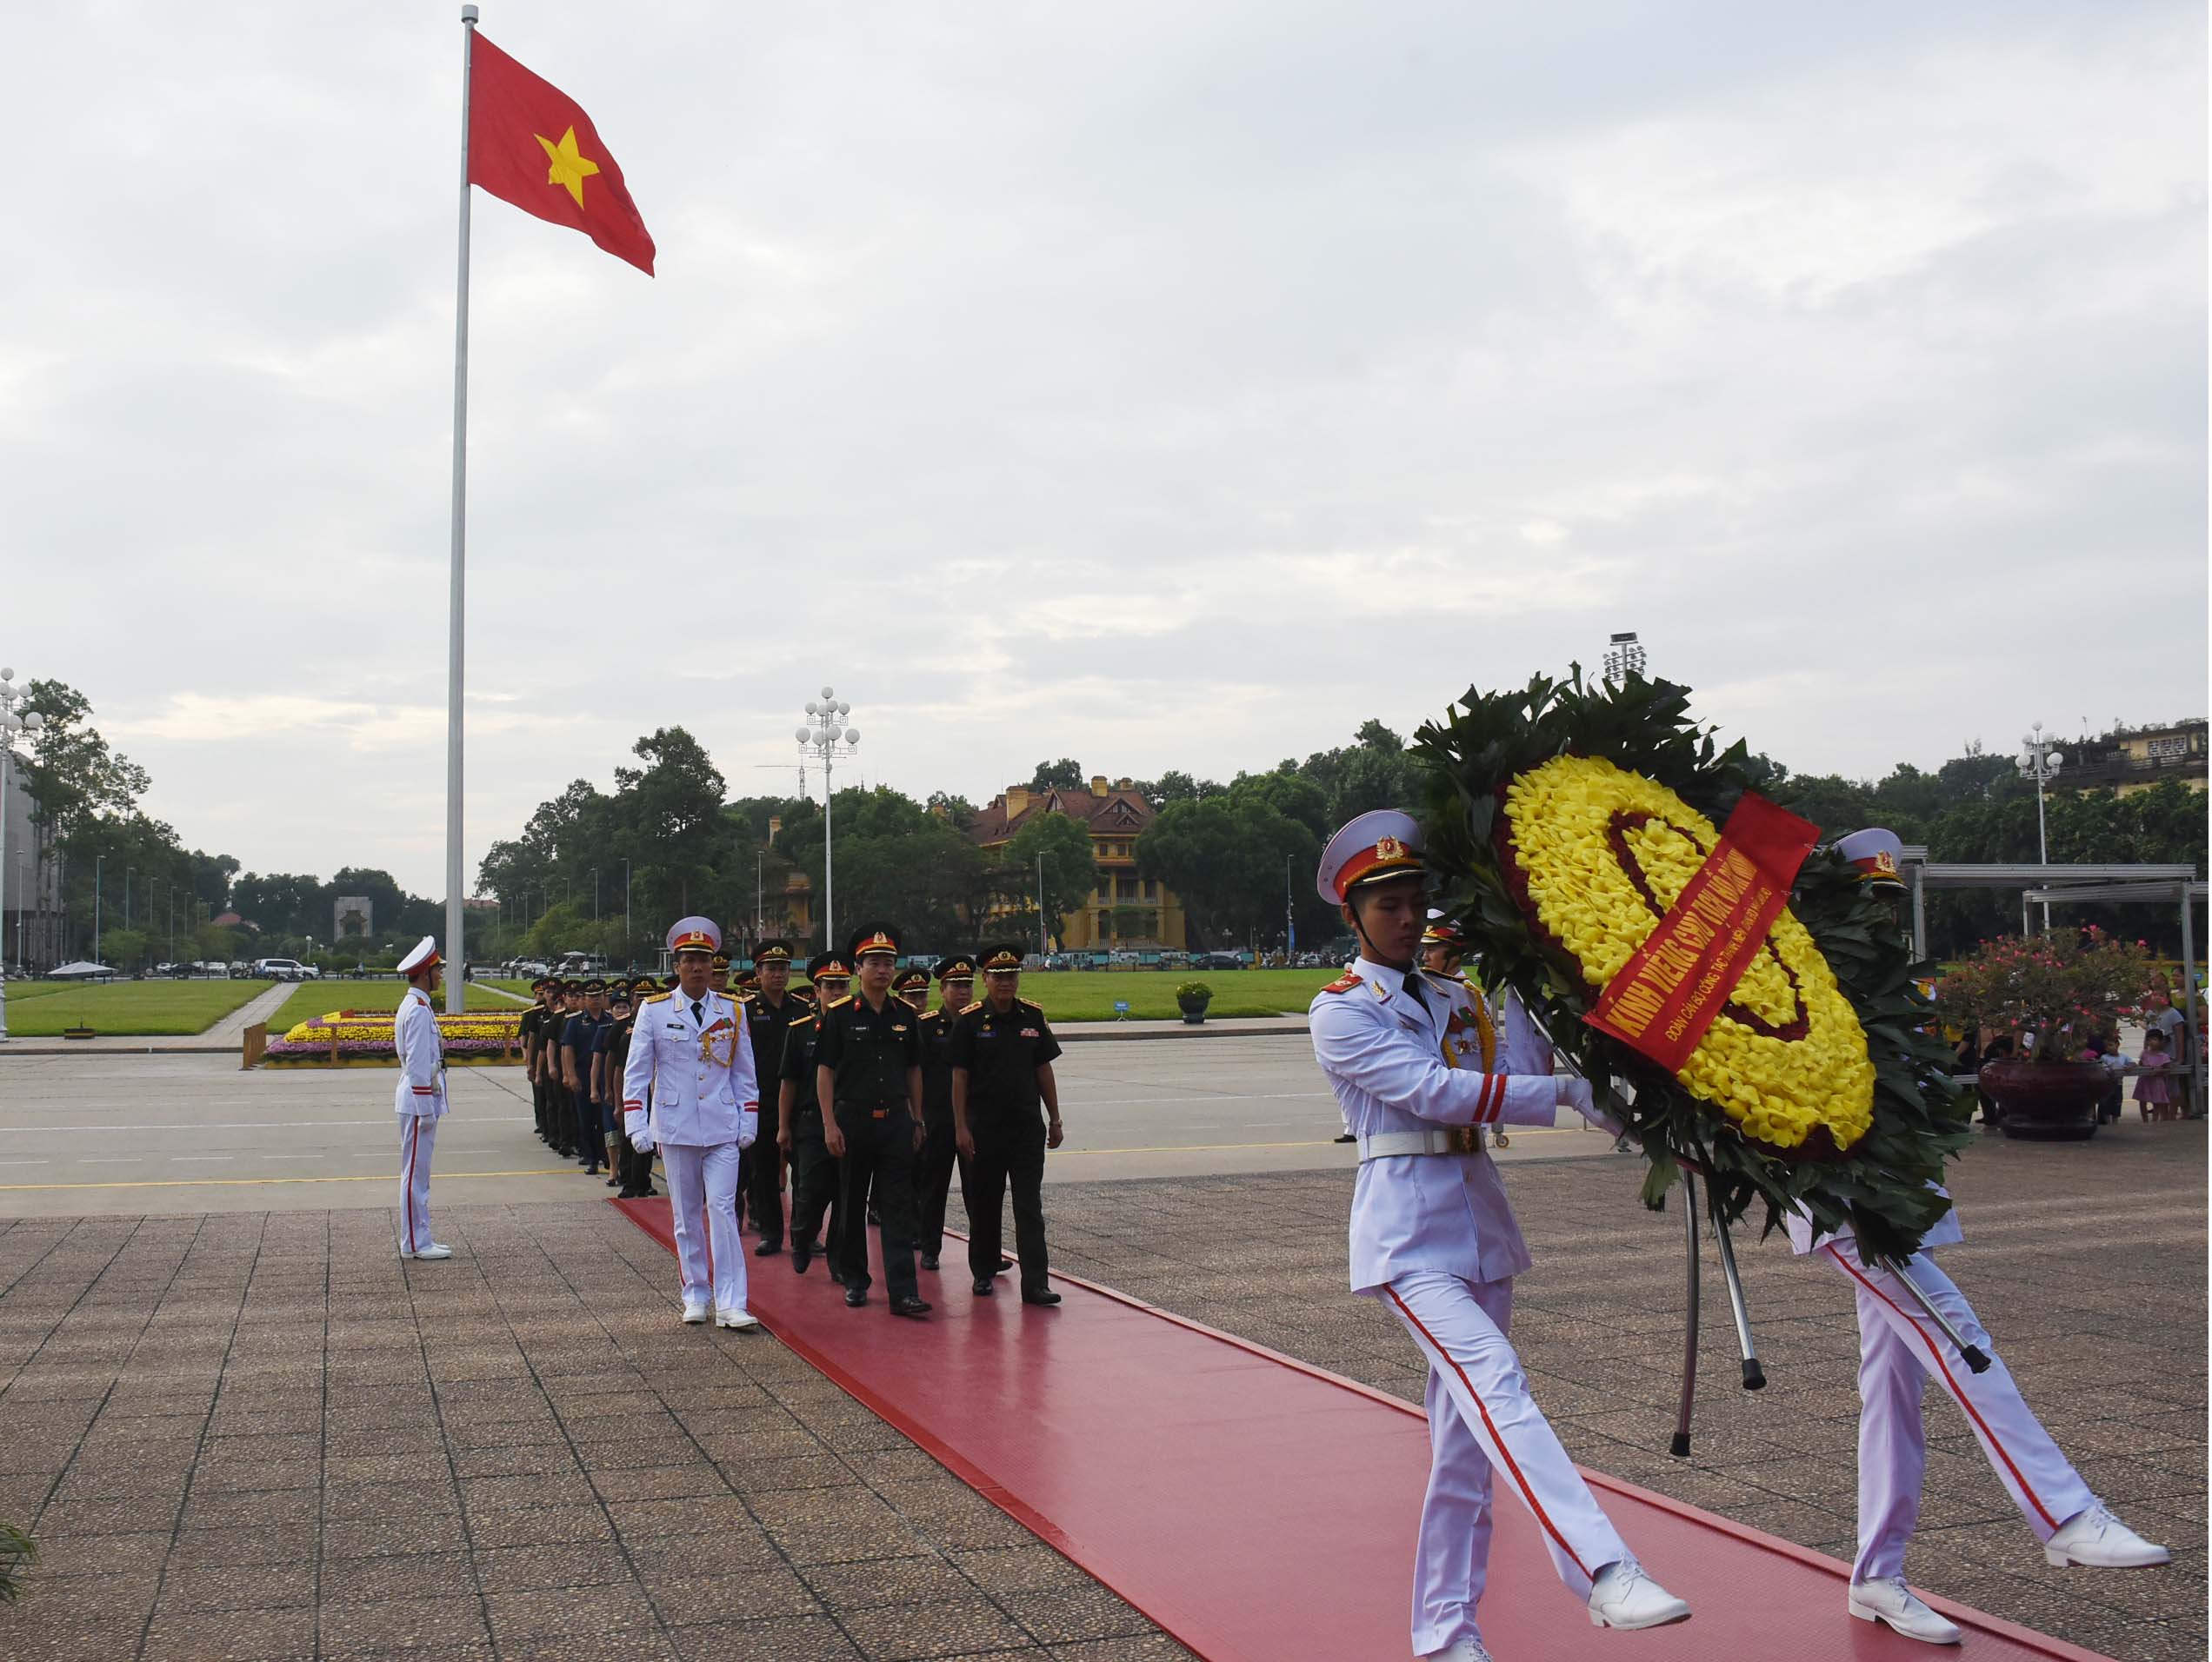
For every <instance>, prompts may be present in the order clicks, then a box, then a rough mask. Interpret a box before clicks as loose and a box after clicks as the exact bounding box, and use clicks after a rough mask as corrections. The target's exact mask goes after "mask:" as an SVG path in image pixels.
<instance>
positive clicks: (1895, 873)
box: [1836, 825, 1905, 890]
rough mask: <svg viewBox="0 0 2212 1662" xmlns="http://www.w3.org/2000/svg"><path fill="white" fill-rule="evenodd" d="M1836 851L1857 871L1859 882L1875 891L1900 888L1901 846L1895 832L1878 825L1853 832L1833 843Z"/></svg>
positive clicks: (1902, 850) (1902, 858) (1901, 883)
mask: <svg viewBox="0 0 2212 1662" xmlns="http://www.w3.org/2000/svg"><path fill="white" fill-rule="evenodd" d="M1836 853H1837V854H1842V856H1843V858H1844V859H1846V860H1848V861H1850V862H1851V863H1852V864H1853V865H1854V866H1856V867H1857V868H1859V881H1861V882H1864V883H1871V884H1872V885H1873V886H1874V887H1875V888H1877V889H1892V890H1895V889H1902V888H1904V886H1905V883H1904V879H1903V877H1902V875H1901V871H1902V866H1903V862H1904V856H1905V845H1904V844H1903V843H1902V842H1901V841H1898V840H1897V834H1896V832H1895V831H1885V830H1883V829H1882V828H1881V827H1880V826H1878V825H1877V826H1869V828H1867V829H1865V830H1863V831H1854V832H1852V833H1851V834H1850V835H1849V836H1848V837H1841V838H1838V839H1837V840H1836Z"/></svg>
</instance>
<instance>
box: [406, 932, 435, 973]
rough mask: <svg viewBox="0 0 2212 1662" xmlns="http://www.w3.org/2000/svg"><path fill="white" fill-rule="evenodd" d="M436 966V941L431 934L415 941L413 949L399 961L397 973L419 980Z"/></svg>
mask: <svg viewBox="0 0 2212 1662" xmlns="http://www.w3.org/2000/svg"><path fill="white" fill-rule="evenodd" d="M436 967H438V950H437V941H436V938H435V937H434V936H431V935H424V936H423V938H422V939H421V940H420V941H416V943H415V950H414V951H412V952H410V953H409V954H407V956H406V957H404V958H403V959H401V960H400V961H399V973H400V974H403V975H404V976H406V977H407V979H408V980H409V981H419V980H421V979H422V978H423V976H425V975H427V974H430V972H431V971H432V970H434V969H436Z"/></svg>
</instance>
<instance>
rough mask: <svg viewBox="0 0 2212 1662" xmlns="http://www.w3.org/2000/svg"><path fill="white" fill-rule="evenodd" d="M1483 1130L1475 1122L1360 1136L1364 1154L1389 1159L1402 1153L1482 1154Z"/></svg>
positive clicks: (1366, 1156)
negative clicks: (1473, 1124) (1423, 1129)
mask: <svg viewBox="0 0 2212 1662" xmlns="http://www.w3.org/2000/svg"><path fill="white" fill-rule="evenodd" d="M1359 1153H1360V1158H1361V1159H1362V1160H1389V1159H1390V1158H1392V1157H1393V1156H1395V1155H1399V1154H1479V1153H1482V1132H1481V1131H1480V1130H1478V1129H1477V1128H1476V1127H1473V1126H1438V1127H1436V1128H1435V1129H1434V1130H1432V1131H1378V1132H1376V1133H1374V1134H1372V1135H1371V1136H1366V1137H1362V1138H1361V1139H1360V1140H1359Z"/></svg>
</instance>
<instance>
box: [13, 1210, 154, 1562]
mask: <svg viewBox="0 0 2212 1662" xmlns="http://www.w3.org/2000/svg"><path fill="white" fill-rule="evenodd" d="M90 1221H91V1220H90V1219H80V1220H78V1227H83V1224H85V1223H88V1222H90ZM145 1223H146V1220H144V1219H143V1218H139V1219H136V1220H133V1221H132V1223H131V1226H130V1231H129V1233H126V1234H125V1235H124V1236H123V1239H122V1240H120V1241H118V1242H117V1243H116V1249H115V1251H113V1252H112V1253H109V1254H108V1260H107V1262H106V1263H104V1264H103V1265H101V1266H100V1268H99V1273H97V1274H95V1275H92V1276H90V1277H88V1278H87V1279H86V1280H85V1283H84V1290H83V1292H82V1293H78V1294H77V1297H76V1298H74V1299H72V1300H70V1307H69V1308H68V1309H66V1310H64V1311H63V1312H62V1313H61V1314H60V1315H59V1316H58V1317H57V1318H56V1319H55V1321H54V1325H53V1326H51V1327H50V1328H48V1329H47V1330H46V1337H45V1338H43V1339H42V1340H39V1341H38V1343H37V1346H34V1347H33V1348H32V1350H31V1353H30V1355H29V1356H27V1357H25V1358H24V1359H23V1366H22V1367H18V1368H17V1370H16V1376H15V1377H16V1378H17V1379H20V1378H21V1377H22V1376H23V1368H26V1367H29V1366H30V1365H31V1364H32V1363H33V1362H35V1361H36V1360H38V1357H39V1356H40V1354H41V1353H43V1352H44V1350H45V1348H46V1346H49V1345H50V1344H52V1343H53V1342H54V1335H55V1334H57V1333H60V1332H61V1331H62V1328H63V1326H64V1325H65V1324H66V1323H67V1322H68V1320H69V1319H70V1317H71V1316H73V1315H75V1314H76V1313H77V1306H79V1305H81V1304H83V1302H84V1301H85V1300H87V1299H89V1298H90V1297H91V1296H92V1289H93V1288H94V1287H96V1286H98V1285H99V1284H100V1281H101V1280H102V1278H103V1277H104V1276H105V1275H106V1274H107V1273H108V1272H109V1271H110V1270H111V1269H113V1268H114V1267H115V1261H116V1260H117V1259H118V1258H120V1257H122V1256H123V1251H124V1249H125V1248H127V1247H128V1246H130V1243H131V1242H132V1241H134V1240H137V1238H138V1232H139V1230H141V1229H143V1227H145ZM75 1233H77V1230H76V1229H74V1228H72V1229H66V1230H63V1232H62V1238H63V1240H66V1239H68V1237H70V1235H73V1234H75ZM54 1244H55V1246H60V1245H61V1241H59V1240H57V1241H56V1242H55V1243H54ZM49 1251H51V1249H49ZM42 1261H43V1260H42ZM179 1267H180V1268H181V1267H182V1260H179ZM176 1280H177V1277H176V1274H175V1273H174V1272H172V1273H171V1274H170V1283H169V1284H170V1285H171V1286H173V1285H175V1283H176ZM10 1290H12V1289H10ZM163 1291H164V1292H166V1291H167V1288H166V1287H164V1288H163ZM146 1320H147V1321H148V1322H149V1323H150V1322H151V1321H152V1320H153V1317H152V1315H151V1313H149V1314H148V1316H147V1318H146ZM138 1337H139V1339H143V1338H144V1337H145V1328H144V1327H143V1326H141V1327H140V1328H139V1330H138ZM137 1347H138V1346H137V1340H132V1341H131V1351H132V1353H136V1352H137ZM126 1360H127V1359H126ZM122 1379H123V1369H122V1368H121V1367H117V1369H116V1373H115V1378H114V1379H110V1380H109V1381H108V1386H107V1389H106V1390H104V1391H103V1392H101V1393H100V1400H99V1402H98V1404H97V1406H95V1407H94V1408H93V1410H92V1417H91V1418H90V1419H87V1420H86V1421H85V1422H84V1429H83V1431H81V1432H79V1433H77V1443H76V1445H75V1446H73V1447H72V1448H71V1449H70V1456H69V1459H66V1460H64V1461H63V1462H62V1465H61V1469H60V1470H58V1471H57V1472H56V1473H54V1480H53V1482H52V1483H50V1484H49V1485H48V1486H47V1487H46V1495H45V1498H44V1499H42V1500H41V1501H40V1502H39V1503H38V1511H37V1514H36V1515H35V1516H34V1517H33V1518H32V1519H31V1532H32V1533H33V1534H34V1535H35V1534H37V1529H38V1525H39V1523H40V1522H41V1521H43V1519H44V1518H45V1516H46V1512H47V1509H48V1508H49V1507H50V1506H52V1505H53V1504H54V1497H55V1495H57V1493H59V1492H60V1491H61V1486H62V1484H63V1481H64V1480H65V1479H67V1478H68V1477H69V1472H70V1466H74V1465H76V1464H77V1455H78V1453H81V1452H82V1451H83V1447H84V1439H85V1438H86V1437H87V1436H89V1435H90V1433H91V1430H92V1427H93V1426H95V1425H97V1424H98V1423H99V1419H100V1416H101V1415H102V1414H103V1413H106V1412H107V1407H108V1401H109V1399H110V1398H111V1397H113V1396H114V1395H115V1389H116V1386H117V1384H119V1383H120V1382H121V1381H122ZM10 1383H11V1384H12V1383H13V1380H10Z"/></svg>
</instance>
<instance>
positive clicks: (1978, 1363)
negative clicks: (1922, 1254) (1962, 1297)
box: [1897, 1265, 1989, 1373]
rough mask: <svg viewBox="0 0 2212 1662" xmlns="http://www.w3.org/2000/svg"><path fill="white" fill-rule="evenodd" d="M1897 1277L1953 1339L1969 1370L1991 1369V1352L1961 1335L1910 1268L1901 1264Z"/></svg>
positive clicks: (1915, 1300) (1982, 1370) (1986, 1370)
mask: <svg viewBox="0 0 2212 1662" xmlns="http://www.w3.org/2000/svg"><path fill="white" fill-rule="evenodd" d="M1897 1279H1898V1280H1900V1281H1902V1282H1903V1283H1904V1284H1905V1291H1906V1292H1908V1293H1911V1294H1912V1296H1913V1302H1914V1303H1915V1304H1916V1305H1918V1306H1920V1307H1921V1309H1922V1310H1923V1311H1924V1312H1926V1313H1927V1315H1928V1319H1929V1320H1930V1321H1932V1322H1934V1323H1935V1324H1936V1327H1937V1328H1938V1329H1939V1330H1940V1331H1941V1332H1942V1335H1943V1337H1944V1338H1946V1339H1948V1340H1950V1341H1951V1348H1952V1349H1953V1350H1955V1351H1956V1352H1957V1353H1959V1360H1961V1361H1962V1362H1964V1363H1965V1364H1966V1366H1967V1372H1969V1373H1988V1372H1989V1352H1987V1351H1985V1350H1983V1349H1982V1347H1981V1346H1979V1345H1969V1344H1968V1343H1967V1342H1966V1340H1964V1339H1962V1338H1961V1337H1960V1336H1959V1330H1958V1329H1957V1328H1955V1327H1954V1326H1951V1323H1950V1318H1949V1317H1948V1316H1946V1315H1945V1314H1944V1313H1942V1311H1941V1310H1938V1309H1937V1308H1936V1301H1935V1300H1933V1299H1931V1298H1929V1296H1928V1294H1927V1293H1926V1292H1925V1290H1923V1289H1922V1286H1921V1285H1920V1283H1919V1282H1917V1281H1916V1280H1913V1279H1912V1273H1911V1271H1910V1270H1909V1269H1908V1268H1906V1267H1905V1266H1902V1265H1900V1266H1898V1269H1897Z"/></svg>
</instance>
